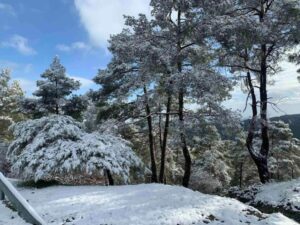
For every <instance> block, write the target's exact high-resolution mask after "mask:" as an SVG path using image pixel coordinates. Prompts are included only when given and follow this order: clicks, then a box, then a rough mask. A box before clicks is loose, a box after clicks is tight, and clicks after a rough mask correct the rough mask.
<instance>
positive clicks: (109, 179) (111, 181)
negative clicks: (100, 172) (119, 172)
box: [105, 170, 114, 186]
mask: <svg viewBox="0 0 300 225" xmlns="http://www.w3.org/2000/svg"><path fill="white" fill-rule="evenodd" d="M105 171H106V176H107V179H108V185H109V186H113V185H114V179H113V177H112V175H111V173H110V171H109V170H105Z"/></svg>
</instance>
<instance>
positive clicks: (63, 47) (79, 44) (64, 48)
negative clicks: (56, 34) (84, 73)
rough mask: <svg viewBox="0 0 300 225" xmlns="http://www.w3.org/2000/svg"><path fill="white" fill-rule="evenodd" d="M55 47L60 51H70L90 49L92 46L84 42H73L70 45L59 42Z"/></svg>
mask: <svg viewBox="0 0 300 225" xmlns="http://www.w3.org/2000/svg"><path fill="white" fill-rule="evenodd" d="M56 49H57V50H59V51H62V52H71V51H90V50H91V49H92V48H91V46H90V45H88V44H86V43H84V42H80V41H78V42H73V43H71V44H70V45H65V44H59V45H57V46H56Z"/></svg>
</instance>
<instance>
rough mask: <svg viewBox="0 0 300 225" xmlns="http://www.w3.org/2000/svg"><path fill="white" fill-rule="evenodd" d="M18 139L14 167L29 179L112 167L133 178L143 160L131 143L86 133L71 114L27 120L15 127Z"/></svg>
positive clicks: (116, 172) (11, 151) (117, 173)
mask: <svg viewBox="0 0 300 225" xmlns="http://www.w3.org/2000/svg"><path fill="white" fill-rule="evenodd" d="M11 129H12V131H13V134H14V136H15V140H14V141H13V142H12V143H11V145H10V147H9V151H8V157H9V160H10V161H11V163H12V170H13V171H14V172H15V173H16V174H18V175H20V176H21V177H22V178H24V179H26V180H35V181H38V180H51V179H53V180H55V179H56V177H58V178H61V177H64V176H68V175H69V174H70V175H72V174H75V175H76V174H87V175H95V176H103V175H104V174H105V171H106V170H108V171H110V172H111V174H112V175H115V176H117V177H120V178H121V179H122V181H123V182H128V181H129V176H130V169H132V168H134V167H137V168H138V167H140V166H141V161H140V159H139V158H138V157H137V156H136V155H135V153H134V152H133V151H132V149H131V148H130V147H129V143H128V142H126V141H124V140H123V139H121V138H119V137H115V136H112V135H101V134H99V133H91V134H88V133H85V132H84V131H83V129H82V128H81V124H79V123H78V122H76V121H74V119H72V118H71V117H67V116H56V115H55V116H50V117H43V118H40V119H36V120H27V121H25V122H20V123H17V124H15V125H13V126H12V127H11Z"/></svg>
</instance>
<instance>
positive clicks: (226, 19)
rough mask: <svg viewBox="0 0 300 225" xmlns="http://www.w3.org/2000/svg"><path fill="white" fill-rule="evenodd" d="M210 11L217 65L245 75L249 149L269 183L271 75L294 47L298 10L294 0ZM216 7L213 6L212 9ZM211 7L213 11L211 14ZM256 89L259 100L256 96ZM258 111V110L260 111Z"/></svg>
mask: <svg viewBox="0 0 300 225" xmlns="http://www.w3.org/2000/svg"><path fill="white" fill-rule="evenodd" d="M215 2H216V5H212V6H210V9H208V10H209V12H210V13H211V14H213V16H212V17H210V18H212V19H213V20H214V21H213V23H212V24H215V25H216V27H217V28H218V29H216V32H215V34H214V36H215V38H216V40H217V41H218V43H219V44H220V46H221V48H220V52H221V53H222V52H223V54H221V57H220V59H221V60H220V61H221V65H223V66H227V67H230V68H232V69H233V71H234V72H239V73H241V74H242V75H243V76H244V77H246V83H247V86H248V91H249V96H250V97H251V101H252V102H251V107H252V114H253V115H252V121H251V124H250V128H249V132H248V137H247V146H248V149H249V152H250V154H251V156H252V158H253V160H254V162H255V164H256V166H257V169H258V173H259V176H260V180H261V182H263V183H265V182H268V181H269V178H270V176H269V171H268V157H269V150H270V143H269V142H270V141H269V126H268V117H267V115H268V104H269V103H270V101H269V96H268V92H267V90H268V84H269V77H270V76H271V75H273V74H276V73H277V72H278V71H279V69H280V68H279V65H278V64H279V62H280V61H281V59H282V58H283V57H284V56H285V55H286V54H287V53H288V50H289V49H291V48H293V47H294V46H295V44H296V42H295V40H296V36H297V34H299V30H298V27H299V18H300V9H299V1H296V0H291V1H290V0H275V1H273V0H264V1H261V0H251V1H223V2H220V1H215ZM214 6H215V7H214ZM212 8H213V9H214V10H212ZM256 87H257V89H258V91H257V92H258V96H256V90H255V89H256ZM258 103H259V104H258ZM258 107H259V109H258ZM258 117H260V118H259V119H260V120H259V121H260V124H259V125H260V136H261V140H262V142H261V144H260V147H259V150H258V149H254V148H253V141H254V132H255V130H256V128H255V126H256V120H257V118H258Z"/></svg>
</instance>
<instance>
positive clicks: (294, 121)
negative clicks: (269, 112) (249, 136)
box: [271, 114, 300, 139]
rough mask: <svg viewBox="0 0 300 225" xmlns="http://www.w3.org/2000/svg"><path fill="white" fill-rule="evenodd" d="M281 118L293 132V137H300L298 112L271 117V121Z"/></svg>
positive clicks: (299, 115)
mask: <svg viewBox="0 0 300 225" xmlns="http://www.w3.org/2000/svg"><path fill="white" fill-rule="evenodd" d="M278 120H282V121H283V122H285V123H288V124H289V125H290V128H291V130H292V131H293V133H294V137H295V138H298V139H300V114H294V115H284V116H279V117H273V118H271V121H278Z"/></svg>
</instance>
